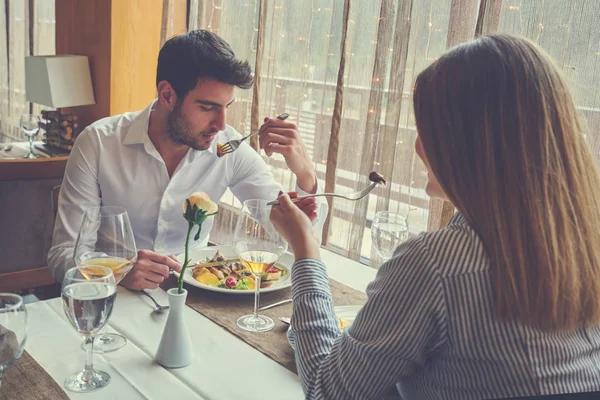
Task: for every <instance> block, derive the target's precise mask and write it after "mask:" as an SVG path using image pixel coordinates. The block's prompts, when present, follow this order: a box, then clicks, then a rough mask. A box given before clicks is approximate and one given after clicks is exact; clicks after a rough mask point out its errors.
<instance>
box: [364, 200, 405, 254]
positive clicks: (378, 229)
mask: <svg viewBox="0 0 600 400" xmlns="http://www.w3.org/2000/svg"><path fill="white" fill-rule="evenodd" d="M371 239H372V241H373V246H375V249H376V250H377V253H378V254H379V256H380V257H381V258H382V259H383V261H387V260H389V259H390V258H392V256H393V255H394V251H395V250H396V248H397V247H398V246H399V245H400V244H401V243H402V242H405V241H406V240H408V220H407V218H406V217H405V216H404V215H402V214H396V213H391V212H388V211H379V212H378V213H376V214H375V218H373V224H372V225H371Z"/></svg>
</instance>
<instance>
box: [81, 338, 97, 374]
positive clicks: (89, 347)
mask: <svg viewBox="0 0 600 400" xmlns="http://www.w3.org/2000/svg"><path fill="white" fill-rule="evenodd" d="M93 357H94V336H93V335H87V336H86V337H85V367H84V368H83V374H82V376H81V379H82V380H83V381H84V382H90V381H91V380H92V378H93V377H94V364H93Z"/></svg>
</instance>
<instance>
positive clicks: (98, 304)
mask: <svg viewBox="0 0 600 400" xmlns="http://www.w3.org/2000/svg"><path fill="white" fill-rule="evenodd" d="M116 295H117V286H116V284H115V277H114V275H113V272H112V270H111V269H110V268H107V267H102V266H91V265H90V266H85V267H75V268H71V269H70V270H68V271H67V273H66V274H65V278H64V279H63V283H62V303H63V309H64V311H65V314H66V315H67V319H68V320H69V322H70V323H71V325H73V327H74V328H75V329H77V331H78V332H79V333H81V334H82V335H83V337H84V338H85V345H86V359H85V367H84V369H83V371H81V372H78V373H76V374H74V375H71V376H70V377H68V378H67V379H66V380H65V387H66V388H67V389H69V390H72V391H74V392H89V391H92V390H94V389H98V388H101V387H104V386H106V385H107V384H108V382H110V375H108V374H107V373H106V372H104V371H98V370H95V369H94V366H93V352H94V335H95V334H96V333H97V332H98V331H99V330H100V329H102V327H104V325H106V323H107V322H108V318H109V317H110V314H111V313H112V310H113V305H114V302H115V297H116Z"/></svg>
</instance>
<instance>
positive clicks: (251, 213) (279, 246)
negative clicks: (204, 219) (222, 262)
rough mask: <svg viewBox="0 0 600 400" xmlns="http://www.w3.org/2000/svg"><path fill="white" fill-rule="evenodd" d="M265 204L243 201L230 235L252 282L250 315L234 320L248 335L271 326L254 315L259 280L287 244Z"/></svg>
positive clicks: (270, 320)
mask: <svg viewBox="0 0 600 400" xmlns="http://www.w3.org/2000/svg"><path fill="white" fill-rule="evenodd" d="M267 203H268V201H267V200H258V199H252V200H246V201H244V204H243V206H242V210H241V211H240V213H239V215H238V219H237V223H236V226H235V233H234V248H235V251H236V253H237V255H238V257H239V258H240V260H241V261H242V263H243V264H244V266H245V267H246V269H248V270H249V271H250V272H251V273H252V275H254V278H255V279H254V280H255V289H254V313H252V314H249V315H244V316H243V317H240V318H239V319H238V320H237V326H239V327H240V328H241V329H244V330H246V331H250V332H265V331H269V330H271V329H273V327H274V326H275V323H274V322H273V320H272V319H271V318H269V317H266V316H264V315H258V304H259V302H260V280H261V278H262V277H263V276H264V275H265V274H266V273H267V271H268V270H269V269H270V268H271V267H272V266H273V265H274V264H275V263H276V262H277V261H278V260H279V258H280V257H281V256H282V255H283V253H285V251H286V250H287V242H286V241H285V240H283V238H282V237H281V235H280V234H279V233H278V232H277V230H276V229H275V227H274V226H273V224H272V223H271V220H270V219H269V216H270V214H271V206H268V205H267Z"/></svg>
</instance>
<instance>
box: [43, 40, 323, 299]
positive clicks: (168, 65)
mask: <svg viewBox="0 0 600 400" xmlns="http://www.w3.org/2000/svg"><path fill="white" fill-rule="evenodd" d="M252 83H253V77H252V71H251V69H250V66H249V65H248V62H246V61H241V60H238V59H236V58H235V55H234V53H233V51H232V50H231V47H230V46H229V45H228V44H227V43H226V42H225V41H224V40H223V39H221V38H220V37H219V36H217V35H215V34H214V33H211V32H207V31H204V30H198V31H193V32H190V33H188V34H186V35H182V36H177V37H174V38H172V39H170V40H169V41H167V42H166V43H165V45H164V46H163V48H162V49H161V51H160V53H159V56H158V68H157V76H156V88H157V94H158V96H157V97H158V98H157V99H156V100H154V101H153V102H152V104H150V105H149V106H148V107H147V108H146V109H145V110H143V111H139V112H135V113H126V114H122V115H117V116H113V117H109V118H105V119H102V120H100V121H97V122H95V123H93V124H92V125H90V126H88V127H87V128H86V129H85V130H84V131H83V132H82V133H81V134H80V135H79V136H78V137H77V140H76V142H75V145H74V146H73V150H72V152H71V155H70V156H69V160H68V163H67V167H66V170H65V175H64V179H63V183H62V186H61V190H60V198H59V201H58V204H59V207H58V213H57V218H56V223H55V227H54V236H53V241H52V248H51V249H50V251H49V253H48V264H49V267H50V268H51V270H52V272H53V275H54V278H55V279H56V280H57V281H59V282H60V281H61V280H62V278H63V275H64V273H65V271H66V270H67V269H68V268H70V267H72V266H74V262H73V260H72V259H73V250H74V246H75V241H76V238H77V233H78V230H79V226H80V224H81V219H82V216H83V213H84V212H85V210H86V209H88V208H91V207H97V206H100V205H103V206H119V207H123V208H125V209H126V210H127V212H128V214H129V218H130V220H131V224H132V228H133V231H134V236H135V242H136V245H137V247H138V250H140V251H139V253H138V260H137V262H136V264H135V266H134V268H133V269H132V270H131V272H130V273H129V274H128V275H127V276H126V277H125V279H124V280H123V281H122V284H123V285H124V286H126V287H128V288H131V289H137V290H140V289H145V288H156V287H157V286H158V285H159V284H160V283H161V282H162V281H163V280H164V279H165V278H167V277H168V276H169V273H170V270H175V271H180V270H181V265H180V264H179V263H178V262H177V261H176V260H175V259H174V257H173V256H172V255H173V254H179V253H181V252H182V251H183V249H184V244H185V235H186V233H187V221H186V220H185V219H184V218H183V216H182V207H183V202H184V200H185V199H186V198H187V197H188V196H189V195H190V194H192V193H194V192H205V193H207V194H208V195H209V196H210V197H211V199H213V200H214V201H218V200H219V199H220V198H221V197H222V196H223V194H224V193H225V191H226V190H227V189H228V188H229V189H230V190H231V191H232V193H233V194H234V195H235V196H236V197H237V198H238V199H239V200H240V201H242V202H243V201H244V200H246V199H252V198H260V199H268V200H271V199H275V198H277V196H278V194H279V193H280V191H281V190H282V187H281V185H280V184H278V183H277V182H276V181H275V180H274V179H273V176H272V175H271V173H270V171H269V168H268V167H267V165H266V164H265V162H264V161H263V159H262V158H261V156H260V155H259V154H258V153H257V152H256V151H254V149H252V148H251V147H250V146H248V145H247V144H245V143H244V144H243V145H242V146H240V147H239V148H238V149H237V150H236V151H235V152H233V153H230V154H227V155H225V156H224V157H222V158H219V157H218V156H217V151H216V144H217V143H226V142H227V141H229V140H231V139H235V138H239V137H240V134H239V133H238V132H236V131H235V130H234V129H233V128H232V127H231V126H228V125H227V124H226V123H225V116H226V110H227V107H229V106H230V105H231V104H232V103H233V102H234V100H235V99H234V89H235V87H239V88H242V89H248V88H250V87H251V86H252ZM264 121H265V122H264V124H263V125H262V126H261V128H260V131H259V138H260V147H261V148H262V149H264V150H265V152H266V154H267V155H268V156H271V155H272V154H274V153H279V154H282V155H283V156H284V158H285V161H286V163H287V165H288V167H289V169H290V170H291V171H292V172H293V173H294V174H295V175H296V178H297V189H296V190H297V192H300V194H306V193H315V192H316V190H317V180H316V175H315V170H314V167H313V163H312V161H311V160H310V157H309V155H308V154H307V152H306V149H305V147H304V145H303V144H302V142H301V140H300V135H299V134H298V129H297V127H296V125H294V124H292V123H290V122H286V121H282V120H280V119H277V118H265V120H264ZM298 205H299V207H301V208H302V210H303V211H304V212H305V213H306V214H307V215H308V216H309V217H311V218H312V219H313V220H315V230H316V231H317V232H320V231H321V230H322V225H323V222H324V219H325V217H326V215H327V203H326V202H325V201H323V200H318V201H317V200H315V199H314V198H311V199H307V200H303V201H302V202H299V203H298ZM212 224H213V218H209V219H208V220H207V221H206V222H205V223H204V224H203V226H202V234H201V236H200V238H199V240H198V241H196V242H195V243H194V244H193V245H199V246H203V245H206V244H207V242H208V236H209V233H210V230H211V227H212Z"/></svg>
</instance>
